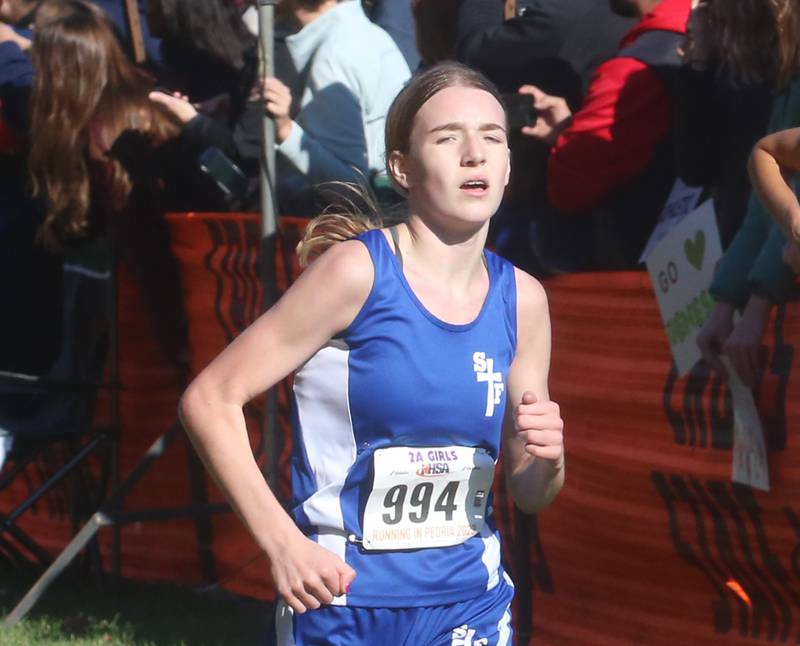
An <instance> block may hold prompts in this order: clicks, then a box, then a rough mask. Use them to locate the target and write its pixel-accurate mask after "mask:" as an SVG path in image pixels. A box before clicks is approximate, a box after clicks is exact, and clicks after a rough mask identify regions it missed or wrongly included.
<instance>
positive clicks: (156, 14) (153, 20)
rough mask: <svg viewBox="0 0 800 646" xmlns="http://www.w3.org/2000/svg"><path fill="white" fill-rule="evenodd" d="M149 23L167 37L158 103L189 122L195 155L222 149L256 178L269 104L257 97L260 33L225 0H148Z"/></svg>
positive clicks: (186, 126)
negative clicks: (212, 148)
mask: <svg viewBox="0 0 800 646" xmlns="http://www.w3.org/2000/svg"><path fill="white" fill-rule="evenodd" d="M148 22H149V24H150V29H151V31H152V32H153V33H154V34H157V35H158V36H159V37H161V39H162V42H161V56H162V61H163V66H164V69H163V74H162V77H161V79H160V83H161V85H162V86H164V87H167V88H169V89H170V90H172V91H174V94H173V93H170V92H157V93H155V94H152V95H151V98H152V99H153V100H155V101H157V102H160V103H161V104H163V105H164V106H166V107H167V108H168V109H170V110H171V111H172V112H173V114H174V115H175V116H176V117H177V118H178V119H179V120H180V121H181V123H182V124H184V127H183V133H182V138H183V139H184V141H185V142H186V143H187V145H191V147H192V150H193V151H194V154H195V156H197V155H199V154H201V153H202V152H203V151H204V150H205V149H206V148H208V147H209V146H216V147H217V148H219V149H221V150H222V151H223V152H224V153H225V154H226V155H227V156H228V157H229V158H230V159H231V160H232V161H234V162H235V163H237V164H238V165H239V166H241V168H242V169H243V170H244V172H245V174H246V175H248V176H250V177H256V176H257V175H258V169H259V162H260V153H261V121H262V119H263V108H262V106H261V103H260V101H258V100H256V98H255V97H254V96H253V90H254V87H255V86H256V82H257V77H258V50H257V42H256V38H255V37H254V36H253V35H252V34H251V33H250V32H249V31H248V30H247V28H246V26H245V24H244V22H243V21H242V17H241V14H240V13H239V10H238V9H237V8H236V7H234V6H233V5H232V4H231V3H229V2H225V1H224V0H148Z"/></svg>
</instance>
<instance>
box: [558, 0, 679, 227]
mask: <svg viewBox="0 0 800 646" xmlns="http://www.w3.org/2000/svg"><path fill="white" fill-rule="evenodd" d="M690 5H691V0H662V2H661V3H659V4H658V5H657V6H656V7H655V8H654V9H653V11H652V12H651V13H648V14H646V15H645V16H644V17H642V19H641V21H639V22H638V23H637V24H636V26H635V27H634V28H633V29H631V30H630V31H629V32H628V33H627V34H626V35H625V37H624V38H623V39H622V43H621V45H620V47H621V48H624V47H627V46H628V45H630V44H631V43H633V42H634V41H635V40H636V39H637V38H638V37H639V36H641V35H642V34H643V33H645V32H647V31H653V30H663V31H674V32H678V33H685V31H686V21H687V19H688V17H689V10H690ZM623 90H624V93H623ZM671 122H672V115H671V110H670V101H669V95H668V94H667V89H666V88H665V87H664V83H663V82H662V81H661V79H660V78H659V77H658V75H657V74H656V73H655V72H654V71H653V70H651V69H650V68H649V67H648V66H647V65H645V64H644V63H642V62H641V61H639V60H636V59H633V58H621V57H620V58H612V59H611V60H609V61H606V62H605V63H603V64H602V65H600V66H599V67H598V68H597V70H596V71H595V73H594V75H593V76H592V79H591V81H590V83H589V89H588V92H587V95H586V98H585V99H584V101H583V104H582V105H581V108H580V110H578V111H577V112H576V113H575V114H574V116H573V121H572V123H571V124H570V126H569V127H568V128H566V129H565V130H564V131H563V132H562V133H561V134H560V136H559V137H558V139H557V140H556V144H555V146H553V148H552V149H551V151H550V158H549V161H548V166H547V194H548V197H549V198H550V202H551V203H552V205H553V206H554V207H555V208H556V209H558V210H559V211H566V212H570V211H582V210H585V209H589V208H592V207H594V206H597V205H598V204H599V203H601V202H602V200H603V199H604V198H605V197H606V196H608V195H609V194H610V193H611V192H612V191H614V190H615V189H616V188H619V187H620V186H622V185H624V184H625V183H626V182H627V181H629V180H631V179H632V178H634V177H636V176H637V175H638V174H639V173H641V172H642V171H643V170H644V169H645V168H646V167H647V164H648V162H649V161H650V160H651V159H652V157H653V155H654V153H655V151H656V147H657V146H658V144H659V142H660V141H661V140H662V139H663V138H664V137H665V136H666V134H667V132H668V131H669V128H670V125H671Z"/></svg>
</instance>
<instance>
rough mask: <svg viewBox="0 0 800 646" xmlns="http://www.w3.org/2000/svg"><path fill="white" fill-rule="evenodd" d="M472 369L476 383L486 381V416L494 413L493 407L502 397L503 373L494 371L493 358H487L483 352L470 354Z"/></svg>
mask: <svg viewBox="0 0 800 646" xmlns="http://www.w3.org/2000/svg"><path fill="white" fill-rule="evenodd" d="M472 369H473V370H474V371H475V378H476V379H477V380H478V383H481V382H486V413H485V416H486V417H491V416H492V415H494V407H495V406H497V405H498V404H500V401H501V399H502V397H503V390H504V389H505V386H504V385H503V375H502V373H500V372H495V371H494V359H491V358H487V357H486V353H485V352H475V353H474V354H473V355H472Z"/></svg>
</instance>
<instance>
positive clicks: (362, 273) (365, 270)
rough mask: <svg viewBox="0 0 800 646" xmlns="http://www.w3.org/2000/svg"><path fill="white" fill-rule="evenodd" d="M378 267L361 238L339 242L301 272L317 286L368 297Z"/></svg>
mask: <svg viewBox="0 0 800 646" xmlns="http://www.w3.org/2000/svg"><path fill="white" fill-rule="evenodd" d="M374 278H375V270H374V267H373V265H372V258H371V257H370V255H369V251H368V250H367V247H366V246H365V245H364V244H363V243H362V242H360V241H358V240H347V241H346V242H339V243H337V244H335V245H333V246H332V247H330V248H329V249H327V250H326V251H325V252H324V253H323V254H322V255H320V256H319V257H318V258H317V259H316V260H314V261H313V262H312V263H311V264H310V265H309V266H308V267H307V268H306V270H305V271H304V272H303V274H301V279H302V280H305V281H312V282H313V283H314V284H315V286H317V287H319V288H321V289H323V290H326V291H334V292H336V293H337V294H338V295H339V296H342V295H348V296H352V297H353V298H354V299H355V300H361V301H362V302H363V301H364V300H366V298H367V296H368V295H369V292H370V290H371V289H372V283H373V281H374Z"/></svg>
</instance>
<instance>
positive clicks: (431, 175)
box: [394, 87, 510, 228]
mask: <svg viewBox="0 0 800 646" xmlns="http://www.w3.org/2000/svg"><path fill="white" fill-rule="evenodd" d="M505 127H506V116H505V112H504V111H503V107H502V106H501V105H500V104H499V103H498V101H497V99H495V98H494V97H493V96H492V95H491V94H489V93H488V92H486V91H484V90H479V89H476V88H467V87H449V88H445V89H444V90H441V91H439V92H437V93H436V94H435V95H433V96H432V97H431V98H430V99H428V101H427V102H425V104H423V106H422V108H420V110H419V112H417V115H416V117H415V118H414V125H413V128H412V130H411V142H410V152H409V154H408V155H403V156H401V157H402V161H401V164H400V165H401V167H402V171H403V172H402V173H401V174H400V182H401V184H403V183H405V187H406V188H407V190H408V195H409V202H410V206H411V208H412V211H414V212H417V213H419V214H420V215H421V216H423V217H424V216H425V214H429V215H430V217H434V218H436V219H438V220H441V221H442V223H445V222H448V223H451V225H450V226H458V225H459V224H460V225H461V226H462V227H463V225H465V224H466V225H470V226H471V227H472V228H474V225H482V224H483V223H485V222H486V221H487V220H488V219H489V218H490V217H491V216H492V215H494V213H495V211H496V210H497V208H498V206H499V205H500V200H502V198H503V191H504V189H505V186H506V184H507V183H508V175H509V168H510V166H509V150H508V140H507V138H506V130H505ZM394 154H396V153H394ZM395 175H396V176H397V175H398V174H397V173H395Z"/></svg>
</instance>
